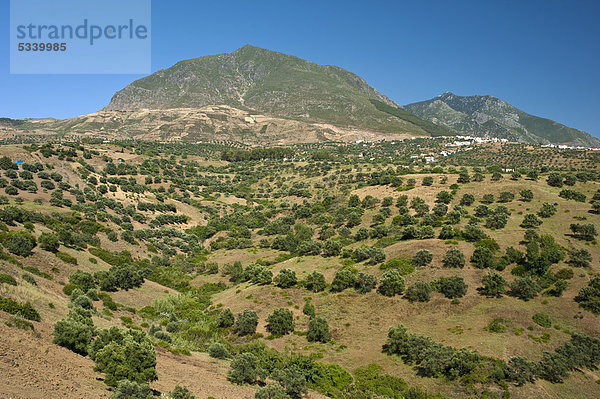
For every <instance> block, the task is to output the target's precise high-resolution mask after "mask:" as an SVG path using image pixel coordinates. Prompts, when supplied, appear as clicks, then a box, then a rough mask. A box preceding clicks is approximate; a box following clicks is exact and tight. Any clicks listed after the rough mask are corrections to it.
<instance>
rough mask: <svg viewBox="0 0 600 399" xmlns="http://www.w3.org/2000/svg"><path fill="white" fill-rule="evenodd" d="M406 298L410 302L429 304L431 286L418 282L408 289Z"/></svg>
mask: <svg viewBox="0 0 600 399" xmlns="http://www.w3.org/2000/svg"><path fill="white" fill-rule="evenodd" d="M404 297H405V298H406V299H408V300H409V301H410V302H429V299H430V298H431V286H430V285H429V284H428V283H426V282H424V281H417V282H416V283H414V284H413V285H411V286H410V287H408V288H407V289H406V293H405V294H404Z"/></svg>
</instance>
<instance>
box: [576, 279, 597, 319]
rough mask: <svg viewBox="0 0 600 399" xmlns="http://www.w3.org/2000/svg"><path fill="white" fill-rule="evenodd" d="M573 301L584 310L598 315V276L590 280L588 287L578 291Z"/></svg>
mask: <svg viewBox="0 0 600 399" xmlns="http://www.w3.org/2000/svg"><path fill="white" fill-rule="evenodd" d="M575 301H576V302H578V303H579V306H581V307H582V308H584V309H585V310H589V311H590V312H592V313H594V314H600V276H596V277H594V278H592V279H591V280H590V282H589V283H588V285H587V286H586V287H583V288H582V289H581V290H580V291H579V294H578V295H577V296H576V297H575Z"/></svg>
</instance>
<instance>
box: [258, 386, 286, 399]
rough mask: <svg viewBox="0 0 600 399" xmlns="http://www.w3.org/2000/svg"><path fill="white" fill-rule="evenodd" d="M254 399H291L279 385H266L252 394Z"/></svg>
mask: <svg viewBox="0 0 600 399" xmlns="http://www.w3.org/2000/svg"><path fill="white" fill-rule="evenodd" d="M254 399H291V398H290V395H288V394H287V393H286V392H285V389H284V388H283V387H282V386H281V385H280V384H279V383H275V384H267V385H265V386H264V387H262V388H260V389H259V390H258V391H256V393H255V394H254Z"/></svg>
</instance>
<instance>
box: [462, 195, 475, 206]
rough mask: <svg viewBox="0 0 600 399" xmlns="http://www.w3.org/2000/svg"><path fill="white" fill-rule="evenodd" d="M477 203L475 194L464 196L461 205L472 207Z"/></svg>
mask: <svg viewBox="0 0 600 399" xmlns="http://www.w3.org/2000/svg"><path fill="white" fill-rule="evenodd" d="M473 202H475V196H474V195H473V194H469V193H467V194H464V195H463V196H462V198H461V199H460V205H463V206H471V205H472V204H473Z"/></svg>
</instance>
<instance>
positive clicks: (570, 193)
mask: <svg viewBox="0 0 600 399" xmlns="http://www.w3.org/2000/svg"><path fill="white" fill-rule="evenodd" d="M558 196H559V197H561V198H564V199H567V200H574V201H577V202H585V200H586V195H585V194H584V193H580V192H579V191H575V190H571V189H568V188H565V189H564V190H561V192H560V193H558Z"/></svg>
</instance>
